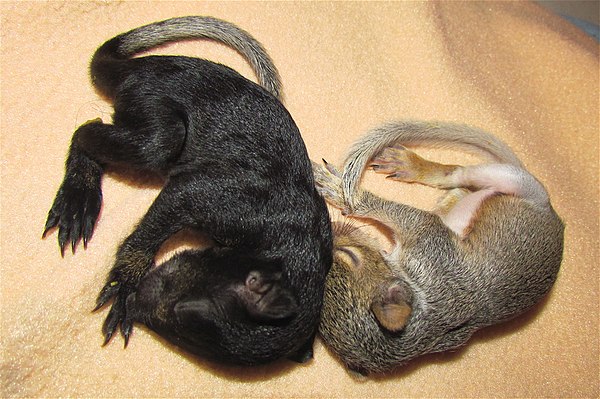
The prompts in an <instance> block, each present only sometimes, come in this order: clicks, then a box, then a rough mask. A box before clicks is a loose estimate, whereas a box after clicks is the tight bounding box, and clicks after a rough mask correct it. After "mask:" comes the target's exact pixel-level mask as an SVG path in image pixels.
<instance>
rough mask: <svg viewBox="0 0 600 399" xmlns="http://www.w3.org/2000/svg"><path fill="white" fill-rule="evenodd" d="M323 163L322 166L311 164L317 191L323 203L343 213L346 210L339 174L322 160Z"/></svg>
mask: <svg viewBox="0 0 600 399" xmlns="http://www.w3.org/2000/svg"><path fill="white" fill-rule="evenodd" d="M323 163H324V166H323V165H320V164H318V163H316V162H313V163H312V166H313V173H314V176H315V185H316V187H317V190H318V191H319V193H320V194H321V195H322V196H323V198H324V199H325V201H327V202H328V203H330V204H331V205H332V206H334V207H336V208H339V209H341V210H342V212H344V210H347V205H346V201H345V200H344V192H343V189H342V178H341V174H340V173H339V171H338V170H337V169H336V168H335V167H334V166H333V165H331V164H329V163H328V162H327V161H325V160H323Z"/></svg>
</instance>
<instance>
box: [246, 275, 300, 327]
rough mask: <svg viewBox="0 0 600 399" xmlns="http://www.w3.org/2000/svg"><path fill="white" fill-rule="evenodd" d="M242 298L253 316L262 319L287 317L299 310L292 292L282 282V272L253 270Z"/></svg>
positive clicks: (248, 277) (272, 319)
mask: <svg viewBox="0 0 600 399" xmlns="http://www.w3.org/2000/svg"><path fill="white" fill-rule="evenodd" d="M238 294H240V299H241V300H242V303H243V304H244V305H245V307H246V310H247V311H248V313H249V315H250V317H251V318H253V319H255V320H262V321H274V320H281V319H287V318H289V317H292V316H294V315H296V314H297V313H298V311H299V307H298V303H297V302H296V299H295V298H294V296H293V295H292V292H291V291H290V290H289V289H287V288H284V287H283V286H282V284H281V273H268V272H263V271H257V270H254V271H251V272H250V273H248V276H247V277H246V283H245V287H244V289H242V291H241V293H240V292H238Z"/></svg>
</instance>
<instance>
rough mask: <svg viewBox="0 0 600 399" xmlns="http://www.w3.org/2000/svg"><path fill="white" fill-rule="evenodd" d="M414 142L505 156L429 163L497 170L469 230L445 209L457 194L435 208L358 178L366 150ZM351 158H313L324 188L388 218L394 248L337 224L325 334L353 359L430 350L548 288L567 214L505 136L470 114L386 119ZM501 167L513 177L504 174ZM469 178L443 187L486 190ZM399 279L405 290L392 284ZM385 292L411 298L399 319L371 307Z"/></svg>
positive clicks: (367, 363)
mask: <svg viewBox="0 0 600 399" xmlns="http://www.w3.org/2000/svg"><path fill="white" fill-rule="evenodd" d="M407 143H410V144H420V143H427V144H433V145H435V146H438V147H439V146H449V147H459V148H464V147H465V146H475V147H476V148H478V149H480V150H483V151H487V152H488V155H489V156H490V157H491V158H492V159H494V160H496V161H504V162H505V164H486V165H481V166H474V167H460V166H444V165H439V164H433V163H431V165H433V166H431V167H432V168H436V167H443V168H445V169H443V170H444V171H445V170H452V173H450V174H449V175H448V176H449V177H444V178H443V179H446V178H447V179H448V181H449V182H451V181H453V180H452V179H453V178H454V176H453V175H457V176H458V175H470V174H473V176H475V177H479V178H481V176H480V174H478V173H479V171H480V170H485V168H489V169H490V170H492V171H499V174H498V175H497V176H496V175H492V176H491V177H490V184H489V187H491V188H492V189H493V190H496V191H494V195H492V196H489V197H486V199H485V200H484V201H483V202H482V203H481V204H480V206H479V207H478V209H477V213H476V218H475V219H476V220H475V222H474V223H472V226H471V229H470V230H469V231H468V233H467V234H465V236H460V235H459V234H456V233H455V232H454V231H452V230H451V229H450V228H449V227H448V226H447V225H446V224H445V223H444V220H443V217H442V215H443V214H444V212H448V211H452V207H453V206H452V205H449V206H447V207H446V208H448V209H444V207H441V209H440V211H441V212H440V213H441V215H437V214H435V213H433V212H426V211H423V210H419V209H416V208H413V207H410V206H407V205H403V204H400V203H396V202H392V201H388V200H385V199H382V198H380V197H377V196H375V195H374V194H372V193H370V192H367V191H365V190H362V189H360V188H358V183H359V180H360V176H361V175H362V172H363V170H364V168H365V167H366V166H367V164H368V163H369V161H370V160H371V159H373V158H376V159H377V158H378V157H379V158H381V157H382V156H381V152H382V150H383V151H386V150H385V149H386V148H389V147H390V146H394V145H396V146H397V145H398V144H401V145H404V144H407ZM506 163H508V164H509V165H506ZM345 165H346V167H345V169H344V173H343V175H340V174H339V173H338V172H337V171H336V170H335V169H334V168H333V167H331V166H330V167H328V168H327V169H326V168H323V167H321V166H319V165H316V164H313V169H314V172H315V177H316V181H317V185H318V186H319V188H320V191H321V193H322V194H323V195H324V196H325V197H326V199H327V201H328V202H330V203H331V204H332V205H334V206H336V207H339V208H342V209H345V210H346V212H349V214H348V216H355V217H362V218H369V219H373V220H375V221H377V222H379V223H382V224H383V225H385V226H387V227H388V228H389V229H390V230H391V231H392V232H393V237H394V241H395V246H394V249H393V251H392V252H391V253H385V252H382V251H381V248H380V247H379V245H378V244H377V242H376V241H375V240H374V239H372V238H371V237H369V236H368V235H366V234H364V233H363V232H361V231H358V230H351V229H350V230H349V229H347V228H339V227H338V228H336V229H335V230H334V232H335V236H336V237H335V243H334V265H333V267H332V269H331V271H330V273H329V275H328V279H327V283H326V290H325V300H324V307H323V313H322V319H321V324H320V333H321V336H322V337H323V340H324V342H325V343H326V344H327V345H328V346H329V347H330V348H331V349H332V350H333V351H334V352H335V353H336V354H337V355H338V356H339V357H340V358H341V360H342V361H343V362H344V363H345V364H346V365H347V366H348V367H349V368H350V369H352V370H355V371H358V372H360V373H363V374H366V373H368V372H384V371H388V370H390V369H393V368H394V367H396V366H399V365H402V364H405V363H406V362H408V361H410V360H411V359H414V358H415V357H418V356H421V355H423V354H426V353H433V352H440V351H445V350H450V349H454V348H457V347H460V346H462V345H464V344H465V343H466V342H467V340H468V339H469V338H470V337H471V335H472V334H473V333H474V332H475V331H476V330H478V329H480V328H482V327H486V326H490V325H493V324H497V323H500V322H502V321H505V320H508V319H510V318H513V317H515V316H517V315H519V314H521V313H523V312H525V311H526V310H527V309H529V308H531V307H532V306H533V305H534V304H536V303H537V302H539V301H540V300H541V298H543V297H544V295H546V293H547V292H548V291H549V290H550V288H551V287H552V285H553V283H554V281H555V279H556V276H557V273H558V270H559V266H560V263H561V259H562V251H563V224H562V222H561V220H560V218H559V217H558V216H557V214H556V213H555V212H554V210H553V209H552V207H551V206H550V203H549V201H548V197H547V193H546V191H545V189H544V188H543V186H542V185H541V184H540V183H539V182H538V181H537V180H536V179H535V178H534V177H533V176H531V175H530V174H529V173H528V172H527V171H525V170H524V169H522V167H521V165H522V164H521V162H520V161H519V160H518V159H517V158H516V156H515V155H514V153H513V152H512V151H511V150H510V149H509V148H508V147H507V146H506V145H505V144H503V143H502V142H501V141H500V140H498V139H496V138H494V137H493V136H491V135H489V134H487V133H484V132H481V131H479V130H478V129H475V128H471V127H468V126H464V125H455V124H445V123H435V124H431V123H428V122H401V123H389V124H386V125H384V126H382V127H380V128H378V129H374V130H373V131H371V132H370V133H369V134H367V135H366V136H365V137H363V138H361V139H360V140H359V141H358V142H357V144H355V145H354V146H353V147H352V150H351V151H350V156H349V158H348V159H347V160H346V163H345ZM448 168H450V169H448ZM478 168H479V169H478ZM432 170H433V169H432ZM483 177H484V178H485V177H486V175H485V174H484V175H483ZM505 177H506V179H508V180H509V183H510V184H504V185H503V182H502V180H501V179H502V178H505ZM494 179H495V180H494ZM398 180H400V179H398ZM413 181H415V182H418V181H417V180H413ZM443 181H444V182H446V183H447V181H446V180H443ZM457 181H458V180H457ZM446 183H444V184H446ZM470 183H471V184H470V187H468V188H469V189H470V190H474V191H469V190H467V187H465V186H459V185H456V186H454V187H453V186H452V184H449V183H448V184H446V186H445V187H441V186H438V187H440V188H445V189H448V190H450V191H448V194H447V198H450V199H452V198H453V197H454V198H456V199H458V201H462V200H464V199H466V198H469V195H473V194H475V195H476V193H477V191H478V190H488V189H489V187H485V185H484V184H482V183H484V182H481V181H472V182H470ZM505 186H506V187H508V188H513V187H515V188H516V190H514V192H515V194H513V195H506V193H504V194H503V190H504V188H506V187H505ZM498 187H499V188H498ZM508 191H510V190H506V192H508ZM521 194H522V195H521ZM348 195H350V196H348ZM523 197H525V198H523ZM349 203H352V206H351V207H350V206H349ZM449 203H450V204H453V203H452V202H449ZM398 286H401V288H402V289H401V290H398V289H397V288H394V287H398ZM394 290H395V291H394ZM389 292H392V294H394V295H390V294H386V293H389ZM386 295H387V301H388V303H391V304H393V305H408V306H410V309H411V311H410V316H409V317H408V318H406V319H405V320H400V322H399V323H397V326H396V328H392V329H390V328H389V327H385V326H384V324H385V323H382V321H381V318H380V316H377V315H376V312H375V307H376V306H379V305H377V304H378V303H379V302H381V301H382V299H380V298H382V297H383V298H384V299H383V301H384V302H385V301H386Z"/></svg>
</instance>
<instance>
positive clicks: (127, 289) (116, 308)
mask: <svg viewBox="0 0 600 399" xmlns="http://www.w3.org/2000/svg"><path fill="white" fill-rule="evenodd" d="M134 292H135V289H134V288H133V287H131V286H129V285H128V284H125V283H121V282H119V281H117V280H114V281H109V282H107V283H106V284H105V285H104V287H103V288H102V291H100V294H99V295H98V299H96V307H95V308H94V310H93V311H94V312H95V311H96V310H98V309H100V308H102V307H103V306H104V305H105V304H106V302H108V301H109V300H110V299H111V298H113V297H114V301H113V304H112V306H111V308H110V311H109V312H108V316H106V319H105V320H104V324H103V325H102V334H103V335H104V343H103V344H102V346H105V345H106V344H108V343H109V342H110V340H111V338H112V337H113V335H114V333H115V331H116V330H117V327H118V326H119V325H120V326H121V335H122V336H123V339H124V340H125V345H124V347H125V348H126V347H127V344H128V343H129V337H130V336H131V332H132V331H133V319H132V318H131V317H129V316H131V315H130V314H128V312H127V298H129V296H130V295H132V294H133V293H134Z"/></svg>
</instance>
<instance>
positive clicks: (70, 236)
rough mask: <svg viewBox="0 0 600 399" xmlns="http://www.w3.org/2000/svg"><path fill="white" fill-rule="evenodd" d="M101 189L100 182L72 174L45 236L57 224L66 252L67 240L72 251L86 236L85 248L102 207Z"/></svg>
mask: <svg viewBox="0 0 600 399" xmlns="http://www.w3.org/2000/svg"><path fill="white" fill-rule="evenodd" d="M101 205H102V191H101V189H100V184H99V183H98V184H89V183H88V184H86V182H83V181H79V180H77V179H73V178H66V179H65V180H64V181H63V183H62V185H61V186H60V188H59V190H58V193H57V194H56V198H55V199H54V203H53V204H52V208H50V211H49V212H48V218H47V220H46V225H45V227H44V233H43V234H42V238H44V237H46V234H47V233H48V232H49V231H50V230H52V229H53V228H54V227H58V245H59V246H60V252H61V255H63V256H64V253H65V247H66V246H67V243H68V242H70V243H71V251H72V252H73V253H75V247H76V246H77V243H78V242H79V241H80V240H83V246H84V248H86V247H87V243H88V241H89V240H90V238H91V237H92V234H93V231H94V226H95V224H96V220H97V219H98V214H99V213H100V207H101Z"/></svg>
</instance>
